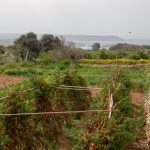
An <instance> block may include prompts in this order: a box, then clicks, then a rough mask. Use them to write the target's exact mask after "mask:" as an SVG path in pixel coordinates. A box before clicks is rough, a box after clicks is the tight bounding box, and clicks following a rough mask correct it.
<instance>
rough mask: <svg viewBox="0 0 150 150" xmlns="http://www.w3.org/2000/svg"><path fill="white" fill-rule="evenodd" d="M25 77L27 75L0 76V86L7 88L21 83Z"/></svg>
mask: <svg viewBox="0 0 150 150" xmlns="http://www.w3.org/2000/svg"><path fill="white" fill-rule="evenodd" d="M25 79H26V78H25V77H13V76H0V88H6V87H9V86H11V85H15V84H18V83H21V82H23V81H24V80H25Z"/></svg>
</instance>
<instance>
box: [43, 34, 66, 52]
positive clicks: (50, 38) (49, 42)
mask: <svg viewBox="0 0 150 150" xmlns="http://www.w3.org/2000/svg"><path fill="white" fill-rule="evenodd" d="M40 43H41V49H42V51H43V52H48V51H49V50H57V49H60V48H62V47H63V42H62V40H61V39H60V38H59V37H57V36H54V35H52V34H44V35H43V36H42V38H41V40H40Z"/></svg>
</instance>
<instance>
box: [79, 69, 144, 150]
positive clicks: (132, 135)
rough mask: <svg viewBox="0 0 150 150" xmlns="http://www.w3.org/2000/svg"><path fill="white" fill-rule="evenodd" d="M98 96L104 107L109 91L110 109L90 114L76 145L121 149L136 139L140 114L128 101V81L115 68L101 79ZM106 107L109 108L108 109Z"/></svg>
mask: <svg viewBox="0 0 150 150" xmlns="http://www.w3.org/2000/svg"><path fill="white" fill-rule="evenodd" d="M103 87H104V88H103V90H102V92H101V98H100V108H101V109H108V106H109V103H110V102H109V99H110V94H112V96H113V103H114V106H113V109H115V110H117V112H113V114H112V116H111V118H108V113H100V114H99V115H92V116H91V117H90V118H89V120H88V123H87V125H86V129H85V130H84V132H83V134H82V138H81V139H82V140H81V141H80V144H79V147H82V149H92V148H93V149H97V150H101V149H103V150H110V149H111V150H125V149H126V148H127V147H128V146H129V145H130V144H132V143H133V142H134V141H136V140H137V139H138V135H139V132H140V128H141V127H142V126H143V122H144V117H143V112H142V109H139V108H137V106H135V104H133V103H132V101H131V96H130V92H131V81H130V80H129V79H128V78H127V77H126V76H125V75H124V72H123V71H122V70H118V71H117V72H116V73H114V74H113V76H112V77H111V78H110V79H109V80H107V81H105V82H104V83H103ZM108 110H109V109H108Z"/></svg>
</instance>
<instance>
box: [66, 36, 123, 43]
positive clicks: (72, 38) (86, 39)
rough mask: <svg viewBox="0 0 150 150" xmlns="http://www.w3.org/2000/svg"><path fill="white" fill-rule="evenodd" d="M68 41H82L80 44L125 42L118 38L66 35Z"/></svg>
mask: <svg viewBox="0 0 150 150" xmlns="http://www.w3.org/2000/svg"><path fill="white" fill-rule="evenodd" d="M64 37H65V39H66V40H67V41H80V42H92V41H99V42H100V41H123V39H121V38H120V37H118V36H97V35H64Z"/></svg>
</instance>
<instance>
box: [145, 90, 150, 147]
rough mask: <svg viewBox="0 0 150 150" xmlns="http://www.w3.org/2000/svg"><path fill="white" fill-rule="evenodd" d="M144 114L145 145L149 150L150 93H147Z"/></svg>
mask: <svg viewBox="0 0 150 150" xmlns="http://www.w3.org/2000/svg"><path fill="white" fill-rule="evenodd" d="M145 113H146V125H145V130H146V135H147V144H148V146H149V149H150V91H149V93H148V96H147V98H146V100H145Z"/></svg>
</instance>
